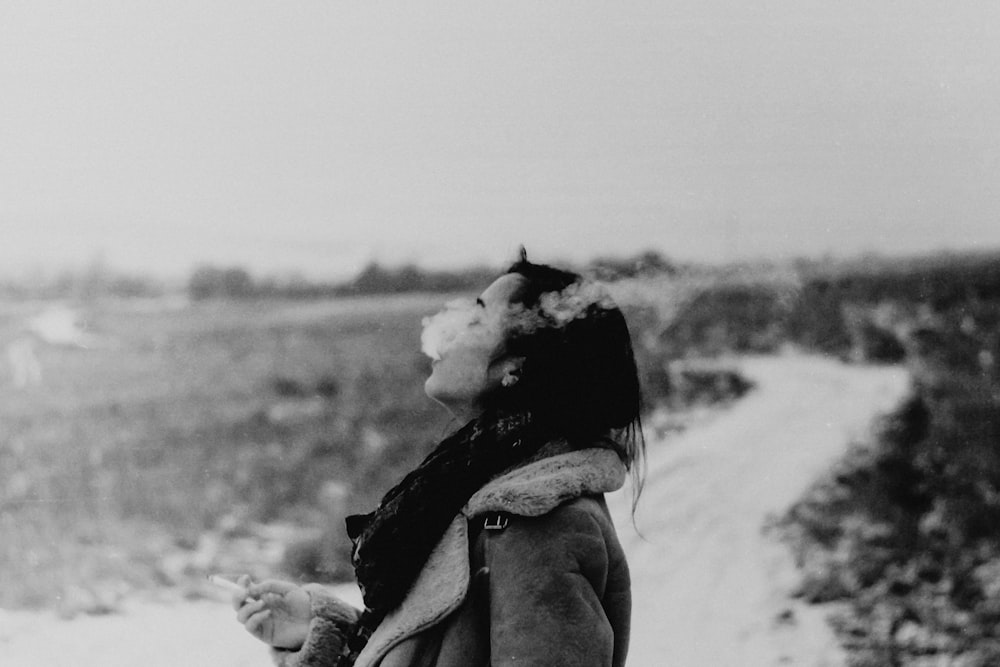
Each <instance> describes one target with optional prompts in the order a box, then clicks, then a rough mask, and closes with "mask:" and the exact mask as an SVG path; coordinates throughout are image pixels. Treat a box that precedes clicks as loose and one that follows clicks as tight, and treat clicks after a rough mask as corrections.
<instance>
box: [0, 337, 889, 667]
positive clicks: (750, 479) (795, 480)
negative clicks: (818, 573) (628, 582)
mask: <svg viewBox="0 0 1000 667" xmlns="http://www.w3.org/2000/svg"><path fill="white" fill-rule="evenodd" d="M741 363H742V365H743V367H744V372H745V374H746V375H748V376H749V377H751V378H753V379H754V380H755V381H756V382H757V383H758V389H757V391H755V392H753V393H751V394H750V395H749V396H748V397H747V398H745V399H743V400H742V401H740V402H739V403H738V404H736V405H735V406H734V407H733V408H732V409H730V410H727V411H725V412H722V413H719V414H717V415H716V416H714V417H711V418H710V419H709V420H707V421H706V422H705V423H702V424H700V425H697V426H695V427H693V428H691V429H690V430H689V431H687V432H685V433H684V434H683V435H680V436H674V437H671V438H670V439H668V440H667V441H665V442H650V443H649V471H648V478H647V483H646V489H645V492H644V494H643V496H642V499H641V502H640V505H639V509H638V511H637V514H636V518H635V523H636V525H637V527H638V529H639V531H640V532H641V533H642V537H640V536H639V535H637V534H636V531H635V529H634V528H633V527H632V523H631V517H630V514H629V504H630V496H629V490H628V489H626V490H624V491H623V492H620V493H618V494H615V496H614V497H612V498H611V499H610V501H611V505H612V509H613V512H614V513H615V515H616V518H617V521H618V525H619V526H620V530H621V537H622V541H623V543H624V545H625V548H626V551H627V552H628V554H629V559H630V563H631V566H632V571H633V580H634V595H635V604H634V611H633V639H632V649H631V652H630V659H629V666H630V667H661V666H662V667H671V666H678V667H701V666H702V665H704V666H711V667H754V666H761V667H764V666H766V667H771V666H775V665H803V666H806V665H808V666H810V667H821V666H827V667H838V666H839V665H841V664H842V663H841V657H840V655H839V651H838V650H837V648H836V645H835V643H834V641H833V637H832V634H831V633H830V631H829V630H828V629H827V627H826V625H825V622H824V621H823V618H822V613H821V612H817V611H816V610H813V609H808V608H804V607H802V606H799V605H796V604H794V603H792V602H790V601H789V600H788V598H787V592H788V589H789V588H790V586H791V585H792V582H793V580H794V570H793V567H792V564H791V561H790V558H789V556H788V554H787V552H786V550H785V549H784V548H783V547H782V546H781V545H777V544H774V543H773V542H772V541H771V540H769V539H767V538H766V537H764V536H763V535H762V534H761V526H762V525H763V523H764V522H765V520H766V518H767V517H768V515H769V514H771V513H779V512H781V511H782V510H784V509H785V508H786V507H788V506H789V505H790V504H791V503H792V502H794V501H795V499H796V498H797V497H798V496H799V495H800V494H801V493H802V492H803V491H804V490H805V488H806V487H807V486H808V485H809V483H810V482H811V481H812V480H813V479H815V478H816V476H817V475H819V474H820V473H822V471H823V470H825V469H827V468H828V467H829V466H830V465H831V463H832V462H833V461H835V460H836V459H837V458H838V457H839V456H840V455H841V454H842V453H843V451H844V449H845V447H846V446H847V444H848V443H849V442H850V440H851V438H852V437H854V436H858V435H863V434H864V433H865V432H866V430H867V428H868V426H869V424H870V423H871V420H872V417H873V416H874V415H876V414H879V413H881V412H884V411H886V410H887V409H889V408H891V407H892V406H893V405H894V404H895V403H896V402H897V401H898V400H899V398H900V397H901V396H902V394H903V392H904V391H905V388H906V383H907V379H906V376H905V374H904V373H903V372H902V371H901V370H899V369H892V368H862V367H855V366H845V365H842V364H839V363H837V362H835V361H830V360H825V359H816V358H804V357H778V358H774V357H768V358H754V359H747V360H744V361H742V362H741ZM779 619H782V620H779ZM0 664H2V665H4V667H36V666H37V667H43V666H44V667H62V666H66V667H77V666H81V667H90V666H94V667H132V666H137V665H142V666H143V667H167V666H169V667H178V666H184V667H202V666H203V667H258V666H259V667H265V666H266V665H269V664H270V661H269V660H268V659H267V656H266V653H265V651H264V650H263V647H262V645H260V644H258V643H257V642H256V640H254V639H252V638H251V637H250V636H249V635H247V634H245V633H244V632H243V630H242V628H241V627H239V626H238V625H237V624H236V622H235V620H234V619H233V613H232V611H230V610H229V608H228V607H227V606H226V605H225V604H224V603H222V602H209V601H201V602H197V603H175V604H150V603H142V604H140V603H135V604H133V605H130V606H128V607H127V608H126V610H125V613H123V614H121V615H117V616H108V617H96V618H95V617H87V618H78V619H76V620H74V621H59V620H55V619H53V618H52V617H51V616H49V615H45V614H26V613H11V612H4V611H2V610H0Z"/></svg>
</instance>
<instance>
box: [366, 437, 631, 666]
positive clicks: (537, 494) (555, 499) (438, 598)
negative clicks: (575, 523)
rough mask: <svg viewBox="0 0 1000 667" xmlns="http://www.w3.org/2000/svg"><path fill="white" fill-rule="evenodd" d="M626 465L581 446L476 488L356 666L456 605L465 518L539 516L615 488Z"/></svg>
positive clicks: (465, 561) (463, 571) (465, 580)
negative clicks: (506, 514) (488, 514)
mask: <svg viewBox="0 0 1000 667" xmlns="http://www.w3.org/2000/svg"><path fill="white" fill-rule="evenodd" d="M624 483H625V466H624V464H623V463H622V461H621V459H620V458H619V457H618V455H617V454H616V453H615V452H613V451H611V450H608V449H585V450H579V451H572V452H568V453H565V454H559V455H556V456H551V457H548V458H544V459H541V460H538V461H535V462H532V463H529V464H527V465H525V466H522V467H520V468H516V469H514V470H511V471H510V472H508V473H506V474H503V475H501V476H500V477H497V478H496V479H494V480H493V481H491V482H489V483H488V484H486V485H485V486H484V487H483V488H482V489H480V490H479V491H477V492H476V493H475V494H474V495H473V496H472V498H470V499H469V502H468V503H467V504H466V506H465V508H463V510H462V512H461V513H460V514H459V515H458V516H456V517H455V519H454V520H453V521H452V523H451V525H450V526H449V527H448V530H447V531H445V534H444V536H443V537H442V538H441V541H440V542H439V543H438V544H437V546H436V547H435V548H434V551H432V552H431V555H430V557H429V558H428V559H427V563H426V564H425V565H424V568H423V570H422V571H421V573H420V576H418V577H417V580H416V581H415V582H414V583H413V586H412V587H411V588H410V591H409V593H407V596H406V599H404V600H403V602H402V604H400V605H399V607H398V608H397V609H396V610H395V611H393V612H392V613H391V614H389V615H388V616H386V617H385V619H384V620H383V621H382V623H380V624H379V626H378V627H377V628H376V629H375V632H373V633H372V636H371V639H369V641H368V645H367V646H365V649H364V650H363V651H362V652H361V655H359V656H358V660H357V662H356V663H355V667H372V666H373V665H377V664H378V663H379V662H380V661H381V660H382V659H383V658H384V657H385V656H386V654H387V653H389V651H391V650H392V648H393V647H394V646H396V645H398V644H399V643H400V642H402V641H403V640H405V639H407V638H409V637H412V636H413V635H415V634H417V633H418V632H420V631H422V630H424V629H426V628H429V627H431V626H432V625H434V624H436V623H438V622H439V621H441V620H442V619H443V618H445V617H446V616H447V615H448V614H450V613H451V612H452V611H454V610H455V609H457V608H458V607H459V605H461V604H462V601H463V600H464V599H465V594H466V592H467V591H468V587H469V578H470V574H469V534H468V533H469V531H468V519H470V518H472V517H475V516H477V515H479V514H482V513H484V512H509V513H511V514H516V515H519V516H541V515H543V514H546V513H548V512H551V511H552V510H554V509H555V508H556V507H558V506H559V505H561V504H562V503H564V502H566V501H568V500H572V499H574V498H579V497H580V496H584V495H590V494H598V493H608V492H611V491H616V490H618V489H620V488H621V487H622V485H623V484H624Z"/></svg>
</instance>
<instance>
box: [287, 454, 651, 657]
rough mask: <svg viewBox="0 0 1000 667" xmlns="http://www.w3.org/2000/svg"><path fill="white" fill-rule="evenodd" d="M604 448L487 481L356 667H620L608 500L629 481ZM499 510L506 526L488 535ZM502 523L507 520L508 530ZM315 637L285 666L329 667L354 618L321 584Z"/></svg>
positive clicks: (623, 613) (627, 605) (621, 592)
mask: <svg viewBox="0 0 1000 667" xmlns="http://www.w3.org/2000/svg"><path fill="white" fill-rule="evenodd" d="M624 478H625V469H624V466H623V465H622V463H621V461H620V459H619V458H618V455H617V454H616V453H615V452H613V451H611V450H609V449H603V448H600V449H599V448H595V449H585V450H579V451H573V452H568V453H564V454H558V455H556V456H551V457H548V458H543V459H541V460H538V461H535V462H533V463H529V464H527V465H525V466H523V467H520V468H517V469H515V470H513V471H510V472H508V473H506V474H504V475H502V476H500V477H498V478H496V479H494V480H493V481H491V482H490V483H489V484H487V485H486V486H484V487H483V488H482V489H480V490H479V491H478V492H477V493H476V494H475V495H473V496H472V498H470V500H469V502H468V503H467V504H466V506H465V507H464V508H463V509H462V511H461V512H460V513H459V514H458V515H457V516H456V517H455V519H454V520H453V521H452V523H451V525H450V526H449V528H448V530H447V531H446V532H445V534H444V536H443V537H442V538H441V541H440V542H439V543H438V545H437V546H436V547H435V549H434V551H433V552H432V553H431V556H430V557H429V558H428V561H427V563H426V564H425V566H424V569H423V570H422V572H421V573H420V575H419V576H418V578H417V580H416V581H415V582H414V584H413V586H412V587H411V589H410V591H409V593H408V594H407V597H406V599H405V600H404V601H403V602H402V603H401V604H400V605H399V607H398V608H397V609H396V610H394V611H393V612H392V613H390V614H389V615H388V616H386V618H385V619H384V620H383V621H382V623H381V624H380V625H379V626H378V627H377V628H376V629H375V631H374V632H373V634H372V636H371V639H370V640H369V642H368V644H367V646H366V647H365V649H364V651H362V653H361V655H360V656H359V657H358V660H357V663H356V667H502V666H511V665H518V666H531V667H543V666H544V667H556V666H566V667H569V666H573V667H622V666H623V665H624V664H625V654H626V651H627V649H628V636H629V617H630V612H631V595H630V587H629V575H628V566H627V564H626V562H625V557H624V553H623V552H622V549H621V546H620V544H619V542H618V538H617V536H616V534H615V530H614V526H613V525H612V522H611V519H610V516H609V514H608V509H607V506H606V504H605V502H604V496H603V494H604V493H607V492H610V491H614V490H617V489H618V488H620V487H621V486H622V484H623V483H624ZM497 512H501V513H503V514H504V516H505V517H507V518H508V522H507V524H506V526H505V527H503V528H488V527H487V528H484V517H490V516H492V517H494V518H495V517H496V515H495V513H497ZM502 523H503V522H501V524H502ZM306 588H307V590H308V591H309V594H310V597H311V599H312V604H313V620H312V622H311V623H310V628H309V636H308V638H307V640H306V643H305V644H304V645H303V647H302V648H301V649H299V650H297V651H274V652H273V656H274V658H275V662H276V664H277V665H279V666H280V667H314V666H315V667H319V666H321V665H333V664H335V662H336V659H337V656H338V655H339V653H340V649H341V645H342V640H343V638H344V637H345V636H347V634H348V633H350V631H351V627H352V625H353V624H354V622H355V621H356V620H357V617H358V615H359V612H358V611H357V610H356V609H354V608H352V607H350V606H349V605H346V604H345V603H343V602H342V601H340V600H338V599H337V598H335V597H333V596H331V595H330V594H329V593H328V592H326V590H325V589H324V588H322V587H321V586H317V585H310V586H307V587H306Z"/></svg>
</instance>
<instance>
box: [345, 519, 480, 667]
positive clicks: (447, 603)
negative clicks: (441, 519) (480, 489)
mask: <svg viewBox="0 0 1000 667" xmlns="http://www.w3.org/2000/svg"><path fill="white" fill-rule="evenodd" d="M469 577H470V574H469V525H468V522H467V521H466V519H465V517H464V516H462V515H461V514H459V515H458V516H456V517H455V518H454V520H452V522H451V525H450V526H448V529H447V530H446V531H445V532H444V536H443V537H442V538H441V541H440V542H438V544H437V546H436V547H434V550H433V551H432V552H431V555H430V556H429V557H428V559H427V563H426V564H424V568H423V570H421V571H420V575H419V576H418V577H417V580H416V581H414V582H413V586H412V587H411V588H410V592H409V593H407V594H406V598H405V599H404V600H403V602H402V604H400V605H399V607H397V608H396V609H395V610H394V611H393V612H391V613H390V614H389V615H388V616H386V617H385V618H384V619H383V620H382V622H381V623H379V625H378V627H377V628H375V632H373V633H372V636H371V638H370V639H369V640H368V644H367V645H366V646H365V648H364V650H363V651H361V654H360V655H359V656H358V659H357V661H356V662H355V666H356V667H364V666H365V665H375V664H378V662H379V661H380V660H381V659H382V658H384V657H385V654H386V653H388V652H389V651H390V650H392V648H393V647H394V646H396V645H397V644H399V643H400V642H401V641H403V640H404V639H406V638H408V637H412V636H413V635H415V634H417V633H418V632H420V631H421V630H424V629H425V628H428V627H430V626H432V625H434V624H435V623H437V622H438V621H440V620H441V619H442V618H444V617H445V616H447V615H448V614H450V613H451V612H453V611H454V610H455V609H457V608H458V606H459V605H460V604H462V601H463V600H464V599H465V592H466V591H467V590H468V588H469Z"/></svg>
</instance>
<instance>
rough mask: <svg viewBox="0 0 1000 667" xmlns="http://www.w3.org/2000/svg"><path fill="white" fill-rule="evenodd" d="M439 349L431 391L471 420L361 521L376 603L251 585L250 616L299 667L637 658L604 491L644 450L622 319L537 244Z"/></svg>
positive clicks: (240, 598)
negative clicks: (360, 605)
mask: <svg viewBox="0 0 1000 667" xmlns="http://www.w3.org/2000/svg"><path fill="white" fill-rule="evenodd" d="M423 344H424V350H425V352H427V353H428V354H429V355H430V356H431V357H432V358H433V359H434V361H433V362H432V372H431V374H430V376H429V377H428V378H427V381H426V383H425V390H426V392H427V394H428V395H429V396H430V397H431V398H433V399H435V400H436V401H438V402H440V403H441V404H442V405H444V406H445V407H446V408H447V409H448V410H450V411H451V412H452V413H453V414H454V415H455V416H456V417H457V418H458V419H460V420H461V421H462V423H464V424H465V425H464V426H462V427H461V428H460V429H459V430H458V431H456V432H455V433H454V434H453V435H451V436H449V437H448V438H446V439H445V440H444V441H442V442H441V443H440V444H439V445H438V447H437V448H436V449H435V450H434V451H433V452H432V453H431V454H430V455H429V456H428V457H427V458H426V459H425V460H424V461H423V463H421V464H420V466H418V467H417V468H416V469H415V470H414V471H413V472H411V473H410V474H409V475H407V476H406V477H405V478H404V479H403V480H402V481H401V482H400V483H399V484H398V485H396V486H395V487H394V488H393V489H392V490H390V491H389V492H388V493H387V494H386V495H385V497H384V498H383V499H382V501H381V503H380V504H379V506H378V508H377V509H376V510H375V511H374V512H372V513H371V514H368V515H364V516H352V517H348V520H347V524H348V533H349V534H350V536H351V538H352V540H354V565H355V571H356V573H357V577H358V583H359V585H360V587H361V590H362V595H363V598H364V603H365V607H366V609H365V610H364V612H361V611H358V610H356V609H354V608H352V607H350V606H349V605H347V604H345V603H343V602H342V601H340V600H338V599H337V598H335V597H333V596H331V595H329V593H328V592H326V591H325V589H323V587H321V586H318V585H315V584H310V585H307V586H304V587H299V586H296V585H294V584H291V583H286V582H277V581H270V582H263V583H259V584H254V583H251V582H250V581H249V579H247V578H244V579H243V580H242V581H241V583H242V584H243V585H244V586H246V593H245V594H237V595H235V596H234V599H233V603H234V606H235V607H236V608H237V610H238V613H237V618H238V619H239V621H240V622H241V623H243V624H244V625H245V627H246V629H247V630H249V631H250V632H251V633H252V634H254V635H255V636H257V637H258V638H260V639H262V640H263V641H265V642H267V643H268V644H270V645H271V646H272V647H273V649H274V650H273V656H274V658H275V662H276V663H277V664H279V665H282V666H294V665H352V664H354V665H356V666H357V667H459V666H462V667H468V666H472V667H480V666H481V667H486V666H487V665H492V666H494V667H499V666H501V665H547V666H548V665H573V666H574V667H581V666H583V667H586V666H590V665H593V666H595V667H596V666H613V667H620V666H621V665H623V664H624V662H625V654H626V651H627V647H628V633H629V615H630V608H631V597H630V591H629V576H628V567H627V565H626V563H625V558H624V554H623V552H622V549H621V546H620V545H619V543H618V539H617V536H616V535H615V530H614V527H613V526H612V523H611V519H610V517H609V514H608V510H607V506H606V504H605V502H604V496H603V494H604V493H607V492H610V491H614V490H617V489H618V488H620V487H621V486H622V485H623V483H624V479H625V475H626V470H628V469H630V468H631V469H632V470H633V471H637V470H638V464H639V459H640V457H641V455H642V451H643V444H642V436H641V431H640V429H639V412H640V404H641V399H640V392H639V383H638V378H637V373H636V367H635V361H634V358H633V354H632V347H631V343H630V340H629V334H628V329H627V327H626V324H625V319H624V317H623V316H622V313H621V311H620V310H619V309H618V308H617V307H616V306H615V305H614V304H613V303H612V302H611V301H610V299H608V298H607V297H606V296H604V295H603V294H601V293H600V292H599V291H598V290H597V289H596V288H595V287H594V286H593V285H590V284H588V283H586V282H584V281H583V280H582V279H581V278H580V276H578V275H576V274H574V273H569V272H565V271H561V270H558V269H554V268H551V267H547V266H543V265H536V264H531V263H530V262H528V261H527V259H526V257H525V255H524V252H523V250H522V253H521V258H520V260H519V261H518V262H516V263H515V264H514V265H513V266H511V267H510V269H508V271H507V273H506V274H504V275H503V276H501V277H500V278H498V279H497V280H496V281H495V282H493V283H492V284H491V285H490V286H489V287H488V288H487V289H486V290H485V291H484V292H483V293H482V294H481V295H480V297H479V298H478V299H476V301H475V303H474V304H471V303H470V304H467V305H464V306H463V305H456V304H451V305H450V306H449V308H447V309H446V310H445V311H443V312H442V313H439V314H438V315H436V316H435V317H433V318H430V319H429V320H427V321H425V328H424V335H423ZM637 476H638V475H637ZM637 488H638V486H637Z"/></svg>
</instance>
